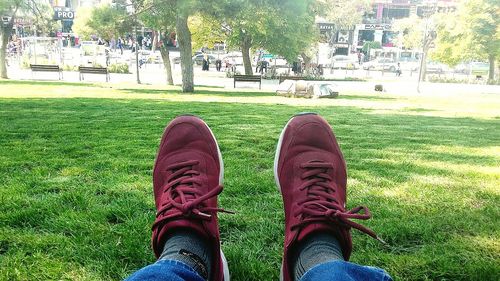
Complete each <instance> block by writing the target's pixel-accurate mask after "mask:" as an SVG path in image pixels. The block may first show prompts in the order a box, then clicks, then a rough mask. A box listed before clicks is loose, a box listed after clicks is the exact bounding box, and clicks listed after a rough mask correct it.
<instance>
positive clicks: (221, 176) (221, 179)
mask: <svg viewBox="0 0 500 281" xmlns="http://www.w3.org/2000/svg"><path fill="white" fill-rule="evenodd" d="M195 117H197V118H199V119H200V120H201V121H202V122H203V124H205V126H206V127H207V128H208V130H209V131H210V134H212V138H213V139H214V140H215V146H216V147H217V153H218V154H219V166H220V173H219V184H220V185H222V184H223V183H224V161H223V160H222V153H221V152H220V148H219V143H217V139H216V138H215V135H214V132H212V129H210V127H209V126H208V125H207V123H205V121H204V120H203V119H201V118H200V117H198V116H195ZM220 257H221V260H222V272H223V274H224V281H230V276H229V266H228V265H227V260H226V256H225V255H224V252H222V248H221V249H220Z"/></svg>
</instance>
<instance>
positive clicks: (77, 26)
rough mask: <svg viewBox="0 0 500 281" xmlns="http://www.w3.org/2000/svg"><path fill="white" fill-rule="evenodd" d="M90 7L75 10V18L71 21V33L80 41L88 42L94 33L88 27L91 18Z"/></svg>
mask: <svg viewBox="0 0 500 281" xmlns="http://www.w3.org/2000/svg"><path fill="white" fill-rule="evenodd" d="M92 10H93V8H92V7H80V8H78V10H76V15H77V16H76V17H75V20H74V21H73V27H72V29H73V31H74V32H75V33H76V34H78V36H80V39H81V40H90V38H91V36H92V35H93V34H95V31H94V30H93V29H92V28H91V27H90V26H89V22H90V19H91V18H92Z"/></svg>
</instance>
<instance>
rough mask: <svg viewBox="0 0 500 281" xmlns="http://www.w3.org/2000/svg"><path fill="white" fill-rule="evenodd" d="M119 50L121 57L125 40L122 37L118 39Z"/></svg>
mask: <svg viewBox="0 0 500 281" xmlns="http://www.w3.org/2000/svg"><path fill="white" fill-rule="evenodd" d="M117 47H118V49H119V50H120V55H123V40H122V38H121V37H118V46H117Z"/></svg>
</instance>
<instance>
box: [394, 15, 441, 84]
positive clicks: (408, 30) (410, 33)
mask: <svg viewBox="0 0 500 281" xmlns="http://www.w3.org/2000/svg"><path fill="white" fill-rule="evenodd" d="M424 14H425V15H424V16H425V18H423V19H421V18H419V17H417V16H416V15H414V16H411V17H409V18H404V19H400V20H397V21H396V22H395V23H394V29H395V31H397V32H399V38H398V39H397V40H398V44H400V45H401V46H402V47H404V48H406V49H420V50H422V58H421V59H422V64H421V69H420V78H419V79H420V81H424V80H425V77H426V75H427V64H426V62H427V56H428V53H429V50H430V49H431V47H432V46H433V45H434V41H435V39H436V28H437V25H436V22H437V21H438V19H439V15H437V14H434V9H433V8H428V9H427V10H425V11H424Z"/></svg>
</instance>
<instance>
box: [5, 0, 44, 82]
mask: <svg viewBox="0 0 500 281" xmlns="http://www.w3.org/2000/svg"><path fill="white" fill-rule="evenodd" d="M48 8H49V7H48V5H46V4H44V2H42V1H38V0H2V1H0V15H1V16H2V17H5V18H6V19H7V20H6V21H5V22H3V21H2V22H0V78H4V79H8V75H7V61H6V57H7V43H8V42H9V38H10V36H11V34H12V29H13V28H14V20H15V18H16V16H18V15H19V14H20V13H23V12H25V13H30V14H31V15H34V16H35V20H36V21H37V22H38V23H47V22H48V21H47V20H46V19H45V17H46V16H47V15H48V13H47V9H48ZM43 26H44V25H43V24H42V25H41V27H43ZM42 29H43V28H42Z"/></svg>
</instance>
